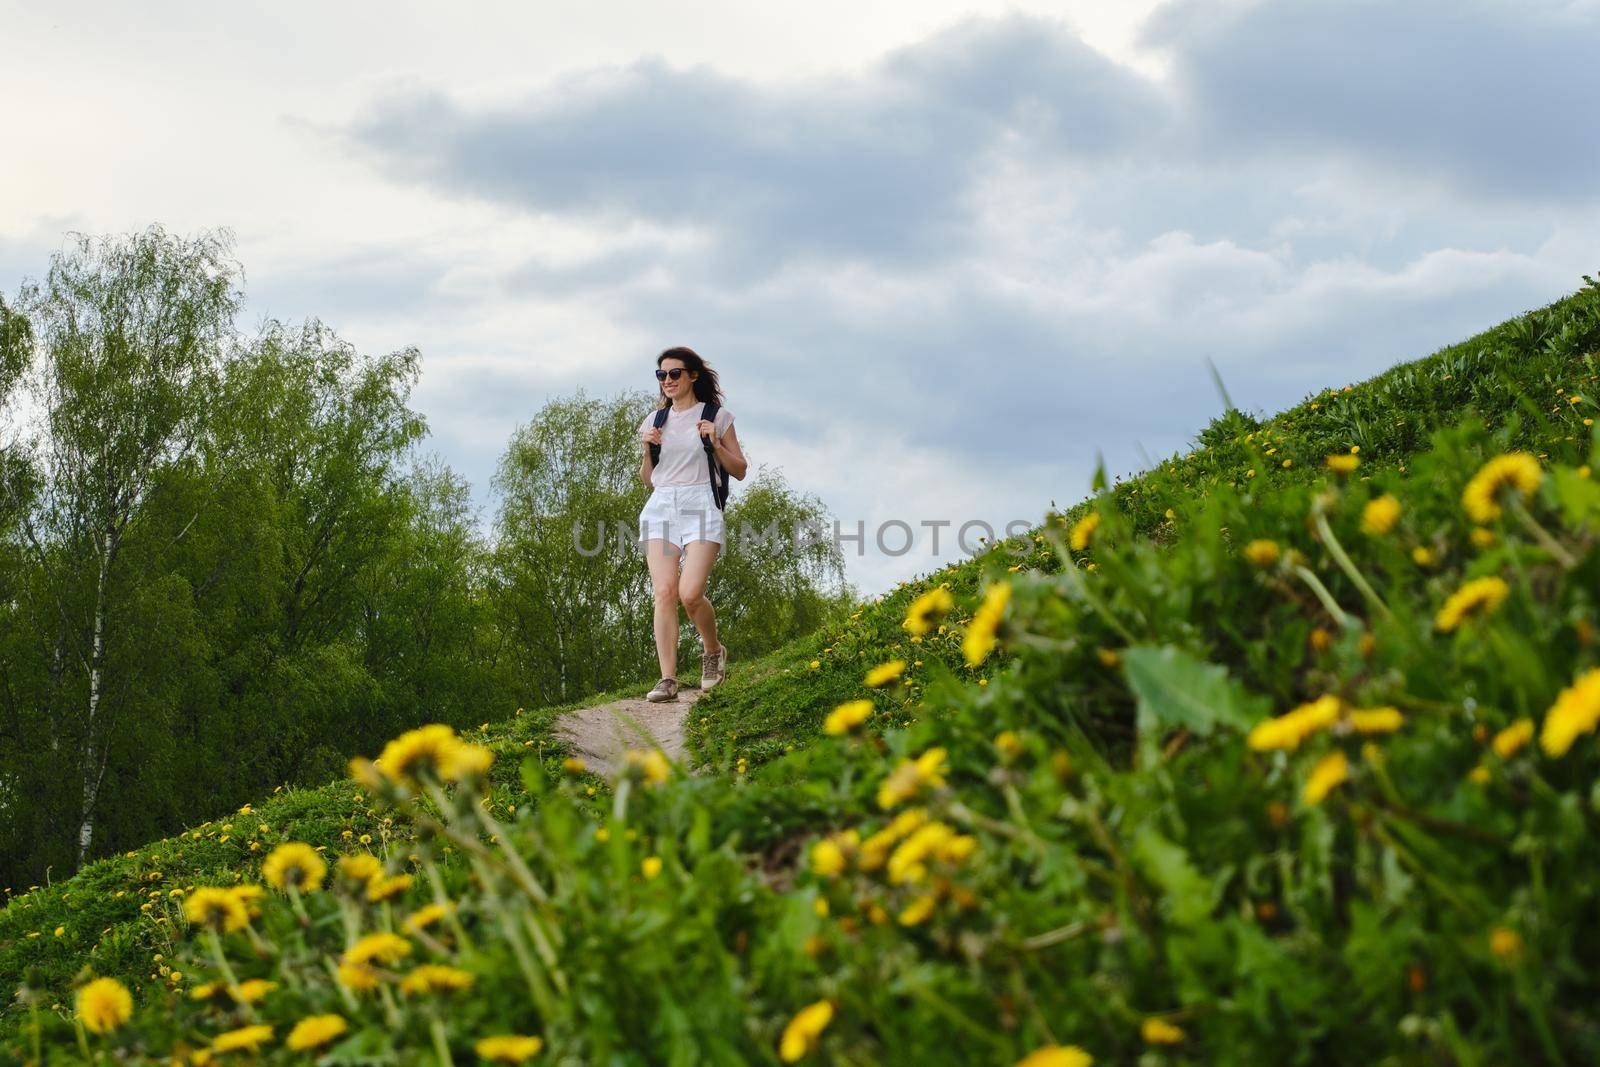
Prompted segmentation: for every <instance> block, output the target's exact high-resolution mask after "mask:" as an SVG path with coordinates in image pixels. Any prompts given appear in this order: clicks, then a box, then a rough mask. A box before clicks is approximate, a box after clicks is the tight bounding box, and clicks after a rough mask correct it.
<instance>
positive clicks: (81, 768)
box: [18, 227, 240, 865]
mask: <svg viewBox="0 0 1600 1067" xmlns="http://www.w3.org/2000/svg"><path fill="white" fill-rule="evenodd" d="M231 251H232V238H231V236H230V235H229V234H227V233H226V232H225V231H219V232H215V233H210V234H204V235H201V236H199V237H195V238H191V239H181V238H177V237H173V236H169V235H168V234H167V233H166V232H165V231H163V230H162V229H161V228H160V227H152V228H150V229H148V230H145V231H143V232H141V233H136V234H131V235H126V236H112V237H99V238H91V237H81V236H80V237H74V238H73V239H72V240H71V241H70V242H69V244H68V246H67V247H66V248H65V249H64V250H63V251H61V252H60V253H58V254H57V255H56V256H55V257H54V258H53V259H52V261H51V265H50V270H49V273H48V274H47V275H46V277H45V280H44V281H43V283H41V284H30V285H28V286H27V287H25V288H24V289H23V290H22V293H21V297H20V299H19V301H18V304H19V310H20V311H21V313H23V314H25V315H26V316H27V318H28V319H29V321H30V323H31V324H32V328H33V331H34V338H33V341H34V344H35V345H36V346H37V353H36V355H37V358H36V359H35V360H33V363H34V372H33V373H32V374H31V375H30V376H29V381H28V389H29V391H30V394H31V399H32V402H33V406H34V408H35V409H36V410H37V411H38V412H39V413H40V415H41V418H42V429H43V432H42V433H41V434H39V435H37V436H36V437H35V438H34V439H33V440H32V441H30V442H29V443H28V447H29V450H30V452H31V453H32V459H33V462H34V463H35V465H36V466H37V467H38V468H39V470H40V472H41V478H40V485H41V490H40V493H41V498H40V500H39V502H38V506H36V507H34V508H31V509H29V511H28V513H26V514H25V515H24V517H23V519H22V525H23V530H22V536H23V540H24V542H25V544H26V545H27V546H28V547H29V548H30V549H31V551H32V554H33V557H34V560H33V561H34V562H35V563H36V564H37V565H38V567H39V568H40V570H41V572H43V573H45V574H47V575H49V578H50V580H49V581H48V584H49V585H50V587H51V588H52V589H53V590H54V596H55V598H56V599H57V605H56V606H57V610H58V612H59V614H60V616H61V621H62V624H63V628H62V638H61V658H62V660H63V669H64V673H70V674H73V675H75V676H76V677H77V678H78V679H79V680H80V681H81V686H74V687H72V688H71V689H69V690H68V692H70V693H72V694H73V696H74V700H73V701H72V703H73V704H75V705H76V706H70V705H66V704H65V702H63V704H64V706H61V707H58V708H55V709H53V711H54V713H55V714H54V721H53V726H54V731H55V732H54V736H53V737H52V738H51V743H52V747H53V748H55V749H57V750H58V751H59V750H61V749H63V748H65V747H66V746H68V745H69V744H70V745H72V746H74V747H75V748H76V757H77V758H76V760H75V763H76V774H77V778H78V783H79V789H78V795H79V805H78V807H79V811H78V818H77V823H78V828H77V857H78V862H79V864H80V865H81V864H82V863H83V862H84V860H86V859H87V858H88V856H89V853H90V849H91V848H92V846H93V844H94V831H95V819H96V805H97V802H98V799H99V795H100V787H101V783H102V781H103V779H104V775H105V767H106V751H105V747H104V744H103V739H104V738H105V736H106V735H107V732H108V729H107V727H108V720H109V719H110V718H111V717H112V716H114V715H115V714H116V711H117V709H116V707H115V706H114V704H112V703H108V702H107V701H106V700H105V694H106V692H107V678H106V667H107V656H106V649H107V642H108V640H109V639H110V637H111V635H110V633H109V632H108V631H109V627H110V626H111V625H112V620H113V619H114V618H115V615H116V613H115V611H114V607H115V605H114V603H113V599H114V596H115V590H116V587H117V579H118V564H119V559H120V554H121V551H122V548H123V545H124V543H125V539H126V537H127V535H128V531H129V529H130V527H131V526H133V525H134V524H136V523H137V522H138V521H139V518H140V515H141V513H142V511H143V510H144V508H145V507H146V505H147V503H148V501H149V500H150V499H151V497H152V495H153V494H154V493H157V492H158V491H159V489H160V485H161V481H162V479H163V477H164V476H165V475H166V474H167V473H168V472H171V471H173V470H177V469H181V468H182V467H184V465H185V464H187V463H189V462H191V461H192V460H193V459H194V457H195V455H196V454H197V451H198V450H199V449H200V448H201V447H202V446H203V444H204V441H203V434H204V432H205V427H206V420H205V414H206V411H207V409H208V406H209V404H210V402H211V400H212V398H213V397H214V395H215V391H216V385H217V381H218V372H219V368H220V364H221V361H222V359H223V356H224V349H225V346H226V344H227V341H228V339H229V338H230V337H231V336H232V330H233V318H234V315H235V314H236V313H237V311H238V308H239V303H240V294H239V290H238V286H237V281H238V274H239V270H238V267H237V265H236V264H235V263H234V262H233V261H232V259H231ZM57 548H59V549H61V551H56V549H57ZM62 559H69V560H78V561H88V563H89V566H87V567H82V568H79V569H78V570H77V573H54V574H51V573H50V572H51V571H52V570H59V568H60V563H61V560H62Z"/></svg>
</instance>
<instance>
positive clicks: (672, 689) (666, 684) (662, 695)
mask: <svg viewBox="0 0 1600 1067" xmlns="http://www.w3.org/2000/svg"><path fill="white" fill-rule="evenodd" d="M644 698H645V699H646V700H650V701H654V702H655V703H657V704H659V703H661V702H662V701H663V700H677V699H678V680H677V679H676V678H663V679H661V681H659V682H657V683H656V687H655V688H654V689H652V690H650V692H648V693H646V694H645V695H644Z"/></svg>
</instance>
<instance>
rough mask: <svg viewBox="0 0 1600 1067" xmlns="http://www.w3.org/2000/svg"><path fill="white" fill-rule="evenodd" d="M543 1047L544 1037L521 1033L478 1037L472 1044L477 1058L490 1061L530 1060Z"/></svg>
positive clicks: (517, 1061)
mask: <svg viewBox="0 0 1600 1067" xmlns="http://www.w3.org/2000/svg"><path fill="white" fill-rule="evenodd" d="M543 1049H544V1038H542V1037H525V1036H523V1035H521V1034H499V1035H496V1036H495V1037H485V1038H481V1039H479V1041H478V1043H477V1044H475V1045H473V1046H472V1051H474V1052H476V1053H477V1054H478V1059H480V1060H487V1061H488V1062H491V1063H521V1062H522V1061H523V1060H531V1059H532V1058H533V1057H535V1056H537V1055H538V1054H539V1053H540V1051H542V1050H543Z"/></svg>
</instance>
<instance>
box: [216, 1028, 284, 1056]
mask: <svg viewBox="0 0 1600 1067" xmlns="http://www.w3.org/2000/svg"><path fill="white" fill-rule="evenodd" d="M271 1040H272V1027H270V1026H266V1025H262V1024H258V1025H256V1026H241V1027H240V1028H239V1029H237V1030H229V1031H228V1032H227V1033H223V1034H218V1035H217V1036H216V1037H214V1038H212V1039H211V1051H212V1052H218V1053H221V1052H257V1051H259V1050H260V1048H261V1046H262V1045H264V1044H266V1043H267V1042H268V1041H271Z"/></svg>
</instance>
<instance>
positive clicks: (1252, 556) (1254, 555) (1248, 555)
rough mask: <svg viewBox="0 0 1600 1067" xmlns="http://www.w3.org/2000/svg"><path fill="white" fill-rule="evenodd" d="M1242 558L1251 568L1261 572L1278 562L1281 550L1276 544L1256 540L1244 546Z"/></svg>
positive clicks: (1259, 539)
mask: <svg viewBox="0 0 1600 1067" xmlns="http://www.w3.org/2000/svg"><path fill="white" fill-rule="evenodd" d="M1243 554H1244V558H1245V559H1247V560H1249V561H1250V563H1251V564H1252V565H1253V566H1256V567H1260V568H1262V569H1263V570H1265V569H1266V568H1268V567H1270V566H1272V565H1273V564H1274V563H1276V562H1278V559H1279V558H1280V557H1281V556H1282V555H1283V550H1282V549H1280V548H1279V547H1278V542H1276V541H1268V540H1265V539H1263V538H1257V539H1256V540H1254V541H1251V542H1250V543H1249V544H1247V545H1245V546H1244V553H1243Z"/></svg>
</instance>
